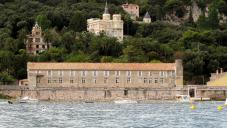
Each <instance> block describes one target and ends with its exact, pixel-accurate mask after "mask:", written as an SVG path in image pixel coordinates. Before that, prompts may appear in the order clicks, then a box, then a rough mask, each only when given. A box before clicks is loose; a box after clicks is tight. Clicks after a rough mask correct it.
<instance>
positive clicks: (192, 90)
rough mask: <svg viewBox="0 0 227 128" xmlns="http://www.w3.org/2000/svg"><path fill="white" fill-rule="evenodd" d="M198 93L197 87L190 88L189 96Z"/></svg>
mask: <svg viewBox="0 0 227 128" xmlns="http://www.w3.org/2000/svg"><path fill="white" fill-rule="evenodd" d="M195 95H196V89H195V88H190V89H189V96H190V97H195Z"/></svg>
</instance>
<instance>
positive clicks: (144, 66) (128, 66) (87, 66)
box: [27, 62, 176, 71]
mask: <svg viewBox="0 0 227 128" xmlns="http://www.w3.org/2000/svg"><path fill="white" fill-rule="evenodd" d="M27 67H28V70H110V71H111V70H131V71H133V70H135V71H138V70H151V71H152V70H155V71H164V70H166V71H170V70H175V68H176V65H175V63H36V62H29V63H28V65H27Z"/></svg>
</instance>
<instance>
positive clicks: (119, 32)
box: [87, 3, 124, 41]
mask: <svg viewBox="0 0 227 128" xmlns="http://www.w3.org/2000/svg"><path fill="white" fill-rule="evenodd" d="M123 24H124V22H123V20H122V19H121V15H120V14H113V18H112V19H111V15H110V13H109V10H108V7H107V3H106V7H105V11H104V14H103V16H102V19H99V18H91V19H88V20H87V31H89V32H92V33H94V34H96V35H99V34H100V33H102V32H104V33H105V34H106V35H107V36H109V37H116V38H117V39H118V40H119V41H123V36H124V33H123V31H124V29H123V27H124V26H123Z"/></svg>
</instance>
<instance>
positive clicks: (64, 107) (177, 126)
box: [0, 101, 227, 128]
mask: <svg viewBox="0 0 227 128" xmlns="http://www.w3.org/2000/svg"><path fill="white" fill-rule="evenodd" d="M223 104H224V102H199V103H196V104H195V105H196V107H197V109H196V110H191V109H190V106H191V105H190V104H189V103H176V102H167V101H163V102H160V101H159V102H158V101H154V102H149V103H138V104H114V103H77V102H40V103H37V104H12V105H11V104H7V103H1V104H0V128H227V107H225V108H224V109H223V110H222V111H218V110H217V106H219V105H223Z"/></svg>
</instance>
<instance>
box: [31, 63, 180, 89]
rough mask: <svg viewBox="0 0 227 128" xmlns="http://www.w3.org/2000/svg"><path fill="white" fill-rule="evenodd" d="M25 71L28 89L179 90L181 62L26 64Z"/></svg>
mask: <svg viewBox="0 0 227 128" xmlns="http://www.w3.org/2000/svg"><path fill="white" fill-rule="evenodd" d="M27 72H28V73H27V74H28V84H29V86H31V87H94V88H95V87H97V88H99V87H101V88H173V87H183V66H182V61H181V60H176V62H175V63H32V62H29V63H28V65H27Z"/></svg>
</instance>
